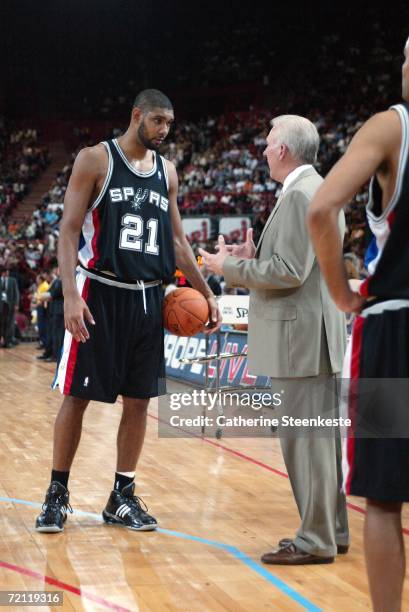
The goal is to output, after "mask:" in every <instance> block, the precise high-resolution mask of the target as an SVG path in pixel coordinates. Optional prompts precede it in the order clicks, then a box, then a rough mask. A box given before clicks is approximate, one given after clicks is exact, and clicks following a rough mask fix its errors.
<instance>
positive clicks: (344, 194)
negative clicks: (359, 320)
mask: <svg viewBox="0 0 409 612" xmlns="http://www.w3.org/2000/svg"><path fill="white" fill-rule="evenodd" d="M399 142H400V121H399V117H398V114H397V113H396V112H395V111H386V112H384V113H379V114H378V115H374V116H373V117H372V118H371V119H369V120H368V121H367V122H366V123H365V124H364V125H363V127H362V128H361V129H360V130H359V131H358V132H357V133H356V135H355V136H354V138H353V139H352V141H351V143H350V145H349V147H348V149H347V151H346V153H345V155H344V156H343V157H342V158H341V159H340V160H339V161H338V163H337V164H336V165H335V166H334V167H333V169H332V170H331V172H330V173H329V174H328V176H327V178H326V179H325V181H324V182H323V184H322V185H321V187H320V189H319V190H318V191H317V193H316V195H315V197H314V198H313V201H312V202H311V206H310V208H309V212H308V215H307V221H308V226H309V231H310V234H311V238H312V241H313V244H314V249H315V253H316V256H317V259H318V263H319V265H320V268H321V271H322V273H323V275H324V278H325V280H326V283H327V285H328V289H329V291H330V293H331V295H332V298H333V300H334V301H335V303H336V304H337V306H338V308H339V309H340V310H343V311H345V312H352V311H359V310H360V309H361V308H362V306H363V304H364V299H363V298H362V297H361V296H359V295H358V294H357V293H354V292H353V291H352V290H351V288H350V286H349V284H348V279H347V273H346V269H345V265H344V261H343V253H342V240H341V238H340V234H339V230H338V215H339V211H340V210H341V209H342V208H343V207H344V206H345V205H346V204H347V203H348V202H349V201H350V200H351V199H352V197H353V196H354V195H355V194H356V193H357V191H358V190H359V189H360V187H361V186H362V185H364V184H365V183H366V182H367V181H368V179H369V178H370V177H371V176H373V175H374V174H375V173H376V172H377V171H379V169H380V168H381V167H382V165H384V164H385V162H387V161H388V160H390V159H391V156H392V153H393V150H394V148H396V146H397V145H398V143H399Z"/></svg>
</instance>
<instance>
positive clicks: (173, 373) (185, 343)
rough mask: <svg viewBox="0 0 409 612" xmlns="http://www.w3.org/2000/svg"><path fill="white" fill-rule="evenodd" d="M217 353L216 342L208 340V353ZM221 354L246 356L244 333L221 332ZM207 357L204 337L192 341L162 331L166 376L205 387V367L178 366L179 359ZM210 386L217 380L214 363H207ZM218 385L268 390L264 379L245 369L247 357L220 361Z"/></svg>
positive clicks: (198, 364) (245, 337)
mask: <svg viewBox="0 0 409 612" xmlns="http://www.w3.org/2000/svg"><path fill="white" fill-rule="evenodd" d="M216 351H217V341H216V339H215V337H214V336H210V337H209V346H208V354H210V355H213V354H215V353H216ZM220 352H222V353H238V354H239V353H247V334H240V333H237V332H224V333H222V334H221V351H220ZM205 355H206V337H205V336H204V334H197V335H196V336H193V337H191V338H186V337H184V336H174V335H173V334H170V333H169V332H167V331H166V330H165V364H166V375H167V376H170V377H171V378H176V379H179V380H181V381H182V382H189V383H194V384H195V385H198V386H205V372H206V364H204V363H196V364H192V365H188V364H184V363H180V359H186V358H189V359H195V358H198V357H204V356H205ZM208 374H209V385H214V383H215V379H216V362H215V361H210V362H209V363H208ZM220 385H221V386H223V387H227V386H229V387H240V386H242V387H253V386H256V387H269V386H270V385H269V378H268V377H267V376H253V375H252V374H249V371H248V368H247V357H245V356H242V357H232V358H231V359H223V360H221V362H220Z"/></svg>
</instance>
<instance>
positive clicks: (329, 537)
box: [201, 115, 349, 565]
mask: <svg viewBox="0 0 409 612" xmlns="http://www.w3.org/2000/svg"><path fill="white" fill-rule="evenodd" d="M272 126H273V127H272V130H271V131H270V133H269V135H268V137H267V147H266V149H265V151H264V155H265V156H266V157H267V161H268V165H269V169H270V175H271V177H272V178H273V179H274V180H276V181H278V182H280V183H282V184H283V188H282V191H281V195H280V197H279V199H278V201H277V204H276V205H275V207H274V209H273V211H272V213H271V215H270V217H269V219H268V220H267V223H266V225H265V227H264V230H263V233H262V235H261V237H260V240H259V243H258V245H257V248H256V247H255V245H254V243H253V242H252V231H251V230H250V231H249V233H248V236H247V240H246V242H245V243H244V244H243V245H239V246H230V247H228V246H227V247H226V245H225V244H224V240H223V239H222V238H219V252H218V254H216V255H210V254H209V253H206V252H205V251H202V252H201V254H202V255H203V257H204V260H205V264H206V265H207V267H208V268H209V269H210V270H212V271H213V272H215V273H219V274H221V273H222V274H223V276H224V278H225V280H226V282H227V283H228V284H229V285H230V286H233V287H248V288H249V289H250V310H249V336H248V341H249V351H248V363H249V368H250V371H251V372H252V373H254V374H261V375H266V376H270V377H272V379H273V380H272V384H273V388H274V390H278V389H285V396H283V404H282V408H281V410H282V413H281V416H283V415H284V414H287V415H289V414H291V415H292V416H294V417H297V416H300V417H303V418H305V417H315V416H317V415H321V416H323V417H328V416H332V417H334V416H337V414H338V398H337V393H336V384H335V375H336V374H337V373H339V372H340V371H341V369H342V360H343V355H344V350H345V338H346V330H345V320H344V315H343V314H342V313H341V312H339V311H338V310H337V308H336V307H335V304H334V303H333V302H332V300H331V298H330V296H329V293H328V290H327V287H326V284H325V282H324V279H323V277H322V275H321V273H320V270H319V267H318V264H317V261H316V258H315V254H314V251H313V247H312V244H311V241H310V238H309V234H308V231H307V227H306V222H305V219H306V213H307V209H308V205H309V203H310V201H311V199H312V197H313V196H314V194H315V192H316V191H317V189H318V187H319V186H320V185H321V183H322V180H323V179H322V178H321V176H320V175H319V174H318V173H317V172H316V171H315V170H314V168H313V166H312V164H313V163H314V162H315V161H316V156H317V151H318V146H319V136H318V132H317V130H316V128H315V126H314V125H313V124H312V123H311V122H310V121H308V119H305V118H304V117H298V116H296V115H283V116H281V117H277V118H276V119H274V120H273V121H272ZM344 230H345V219H344V216H343V215H342V216H341V217H340V231H341V232H342V233H344ZM338 434H339V432H338V431H337V430H334V431H332V434H329V435H328V433H326V434H325V433H322V432H318V433H317V432H316V431H315V432H313V433H311V432H310V430H309V429H308V428H307V430H303V431H302V432H301V431H299V432H298V434H297V433H293V434H292V435H289V433H288V430H284V429H283V428H280V442H281V447H282V452H283V456H284V461H285V464H286V467H287V471H288V474H289V478H290V481H291V486H292V489H293V492H294V497H295V500H296V503H297V507H298V510H299V513H300V517H301V526H300V528H299V530H298V532H297V534H296V537H295V538H294V539H291V538H283V539H282V540H280V542H279V544H278V547H277V548H276V549H274V550H273V551H272V552H269V553H266V554H265V555H263V556H262V561H263V562H265V563H273V564H280V565H300V564H308V563H331V562H332V561H333V560H334V557H335V554H336V553H337V552H338V553H339V554H341V553H346V552H347V551H348V543H349V535H348V523H347V514H346V502H345V496H344V495H343V494H342V493H341V491H340V489H341V468H340V462H341V445H340V440H339V435H338Z"/></svg>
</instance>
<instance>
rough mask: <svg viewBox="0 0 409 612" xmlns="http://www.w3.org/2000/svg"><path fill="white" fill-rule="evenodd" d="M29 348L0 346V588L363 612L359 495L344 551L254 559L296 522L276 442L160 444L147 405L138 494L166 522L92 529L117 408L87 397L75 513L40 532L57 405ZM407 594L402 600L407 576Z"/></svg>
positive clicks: (100, 602) (153, 603) (86, 604)
mask: <svg viewBox="0 0 409 612" xmlns="http://www.w3.org/2000/svg"><path fill="white" fill-rule="evenodd" d="M36 355H38V351H35V350H34V348H33V347H31V346H26V345H21V346H19V347H17V348H16V349H12V350H0V416H1V427H0V441H1V444H0V468H1V469H0V590H5V589H9V590H28V589H31V590H37V591H42V590H47V591H55V590H63V591H64V606H63V608H57V607H55V609H56V610H61V609H64V610H106V609H115V610H143V611H144V610H154V611H155V612H156V611H161V610H167V611H169V610H178V611H179V610H185V611H189V612H193V611H205V610H206V611H207V610H211V611H213V610H214V611H219V610H231V611H234V612H239V611H242V610H249V611H250V610H251V611H252V612H254V611H258V610H301V609H303V608H304V609H307V610H317V609H322V610H336V611H344V610H345V609H350V610H354V611H355V610H361V609H362V610H364V609H370V603H369V599H368V595H367V583H366V575H365V568H364V559H363V553H362V525H363V514H362V507H363V504H362V500H357V499H351V500H350V502H351V503H352V505H353V507H351V508H350V511H349V518H350V528H351V533H352V546H351V552H350V554H348V555H346V556H342V557H338V558H337V560H336V562H335V563H334V564H332V565H323V566H306V567H298V568H297V567H293V568H285V567H282V568H280V567H273V566H270V567H268V566H262V565H261V564H260V563H259V556H260V554H261V553H262V552H265V551H267V550H268V549H269V548H270V547H271V546H272V545H274V544H275V543H276V542H277V541H278V539H279V538H281V537H285V536H291V535H292V534H294V531H295V529H296V527H297V525H298V517H297V512H296V508H295V504H294V501H293V498H292V495H291V490H290V486H289V482H288V479H287V478H285V474H284V472H285V469H284V467H283V462H282V459H281V454H280V450H279V445H278V441H277V440H269V439H227V438H225V439H222V440H221V441H218V440H215V439H211V440H201V439H196V438H177V439H164V438H160V439H158V437H157V421H156V419H155V416H156V412H157V407H156V404H155V402H152V404H151V406H150V409H149V412H150V415H151V416H150V418H149V419H148V421H149V422H148V432H147V439H146V444H145V448H144V452H143V454H142V459H141V462H140V466H139V470H138V473H137V483H138V484H137V492H138V494H139V495H140V496H141V497H142V498H143V499H144V500H145V501H146V503H147V504H148V506H149V507H150V510H151V511H152V512H153V514H154V515H155V516H157V517H158V519H159V520H160V527H161V528H162V531H157V532H150V533H134V532H131V531H128V530H125V529H121V528H115V527H108V526H105V525H103V524H101V522H100V512H101V510H102V509H103V507H104V505H105V503H106V499H107V496H108V494H109V491H110V487H111V484H112V479H113V472H114V467H115V434H116V429H117V425H118V421H119V417H120V411H121V407H120V404H116V405H115V406H112V405H107V404H98V403H94V404H91V405H90V407H89V409H88V412H87V414H86V416H85V424H84V431H83V437H82V440H81V444H80V448H79V451H78V454H77V457H76V460H75V463H74V466H73V470H72V476H71V480H70V490H71V500H70V501H71V503H72V506H73V508H74V509H75V511H76V514H74V515H73V516H71V515H70V516H69V519H68V523H67V527H66V529H65V531H64V533H62V534H38V533H36V532H35V531H34V528H33V526H34V519H35V516H36V515H37V513H38V506H36V505H35V504H41V503H42V501H43V496H44V491H45V489H46V487H47V485H48V479H49V470H50V459H51V451H52V448H51V446H52V440H51V436H52V427H53V422H54V417H55V414H56V412H57V410H58V408H59V405H60V401H61V397H60V394H59V392H58V391H51V389H50V382H51V380H52V376H53V364H43V363H41V362H38V361H36V360H35V356H36ZM23 502H28V504H27V503H23ZM31 504H34V505H31ZM78 511H81V512H79V513H78ZM405 512H406V515H405V524H406V526H407V527H409V515H408V511H407V510H406V511H405ZM81 513H82V514H81ZM174 532H177V533H176V534H175V533H174ZM408 536H409V530H408V531H407V533H406V535H405V540H406V541H408ZM209 541H210V542H209ZM405 594H406V604H405V605H406V609H409V605H408V597H409V584H406V585H405ZM10 609H12V608H10ZM18 609H25V608H24V607H22V606H20V607H19V608H18ZM30 609H31V608H28V607H27V610H30ZM42 609H46V608H42ZM53 609H54V608H53Z"/></svg>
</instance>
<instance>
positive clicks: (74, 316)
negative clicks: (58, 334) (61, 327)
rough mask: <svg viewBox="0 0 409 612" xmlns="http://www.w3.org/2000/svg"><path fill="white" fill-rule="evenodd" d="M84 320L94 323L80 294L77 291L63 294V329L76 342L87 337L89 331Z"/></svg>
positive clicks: (82, 340)
mask: <svg viewBox="0 0 409 612" xmlns="http://www.w3.org/2000/svg"><path fill="white" fill-rule="evenodd" d="M85 321H88V322H89V323H91V325H95V321H94V318H93V316H92V314H91V312H90V310H89V308H88V306H87V304H86V302H85V300H83V298H82V297H81V296H80V294H79V293H78V292H77V293H76V294H73V295H69V296H64V323H65V329H66V330H67V331H69V332H70V333H71V334H72V335H73V338H74V339H75V340H77V341H78V342H86V341H87V340H88V339H89V332H88V329H87V327H86V325H85Z"/></svg>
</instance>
